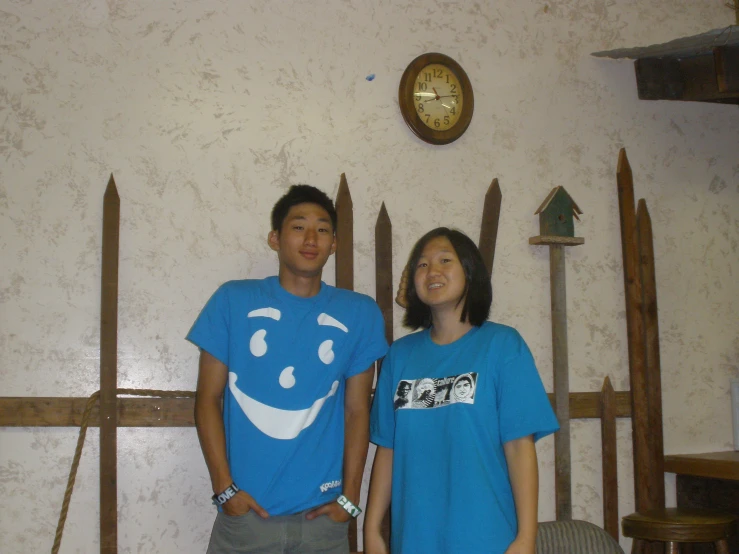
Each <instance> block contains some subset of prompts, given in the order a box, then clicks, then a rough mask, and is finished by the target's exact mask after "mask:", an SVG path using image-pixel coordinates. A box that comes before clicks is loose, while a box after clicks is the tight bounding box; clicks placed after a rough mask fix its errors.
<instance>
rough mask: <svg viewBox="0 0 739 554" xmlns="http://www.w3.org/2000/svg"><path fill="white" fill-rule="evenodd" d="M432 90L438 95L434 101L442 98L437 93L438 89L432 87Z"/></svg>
mask: <svg viewBox="0 0 739 554" xmlns="http://www.w3.org/2000/svg"><path fill="white" fill-rule="evenodd" d="M431 90H433V91H434V94H435V95H436V98H435V99H434V100H438V99H439V98H441V96H439V93H438V92H436V87H431Z"/></svg>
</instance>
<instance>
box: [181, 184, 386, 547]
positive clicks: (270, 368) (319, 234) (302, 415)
mask: <svg viewBox="0 0 739 554" xmlns="http://www.w3.org/2000/svg"><path fill="white" fill-rule="evenodd" d="M271 219H272V221H271V223H272V230H271V231H270V232H269V235H268V238H267V242H268V244H269V246H270V248H272V250H274V251H275V252H277V258H278V260H279V274H278V275H277V276H275V277H268V278H267V279H264V280H241V281H229V282H227V283H225V284H224V285H222V286H221V287H220V288H219V289H218V290H217V291H216V292H215V294H213V296H212V297H211V299H210V300H209V301H208V303H207V304H206V306H205V307H204V308H203V310H202V312H201V313H200V316H199V317H198V319H197V320H196V321H195V323H194V325H193V327H192V329H191V330H190V332H189V334H188V335H187V339H188V340H190V341H192V342H193V343H194V344H195V345H196V346H198V347H199V348H200V369H199V374H198V386H197V396H196V400H195V423H196V426H197V430H198V437H199V438H200V445H201V448H202V450H203V455H204V457H205V462H206V464H207V466H208V471H209V473H210V478H211V483H212V485H213V492H214V493H215V494H214V495H213V503H214V504H216V505H217V506H218V515H217V516H216V521H215V523H214V525H213V531H212V533H211V538H210V544H209V546H208V554H226V553H234V552H239V553H242V552H243V553H251V552H260V553H270V554H271V553H283V552H300V553H312V552H325V553H331V554H334V553H335V554H340V553H341V554H346V553H347V552H349V548H348V540H347V530H348V525H349V520H350V519H351V518H352V517H356V516H357V515H358V514H359V512H360V511H361V510H359V508H358V504H359V490H360V487H361V483H362V474H363V471H364V464H365V460H366V456H367V446H368V440H369V439H368V436H369V403H370V392H371V387H372V379H373V371H372V367H373V364H374V362H375V361H376V360H377V359H379V358H381V357H382V356H384V355H385V352H386V351H387V342H386V340H385V335H384V326H383V325H384V324H383V319H382V315H381V313H380V310H379V308H378V307H377V304H376V303H375V302H374V300H372V299H371V298H370V297H368V296H365V295H362V294H358V293H355V292H351V291H347V290H343V289H337V288H334V287H331V286H329V285H326V284H325V283H322V282H321V273H322V271H323V266H324V265H325V264H326V261H327V260H328V258H329V256H330V255H331V254H333V253H334V251H335V250H336V234H335V230H336V210H335V209H334V205H333V202H332V201H331V199H330V198H329V197H328V196H326V195H325V194H324V193H323V192H321V191H320V190H318V189H316V188H314V187H311V186H308V185H295V186H293V187H291V188H290V190H289V191H288V192H287V194H285V195H284V196H283V197H282V198H280V199H279V200H278V202H277V203H276V204H275V206H274V208H273V210H272V218H271Z"/></svg>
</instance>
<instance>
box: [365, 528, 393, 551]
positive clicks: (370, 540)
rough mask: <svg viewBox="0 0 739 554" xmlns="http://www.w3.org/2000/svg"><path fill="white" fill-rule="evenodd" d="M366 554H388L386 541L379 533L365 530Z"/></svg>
mask: <svg viewBox="0 0 739 554" xmlns="http://www.w3.org/2000/svg"><path fill="white" fill-rule="evenodd" d="M364 552H365V554H388V549H387V545H386V544H385V539H383V538H382V535H381V534H380V532H379V531H377V532H370V531H367V530H365V533H364Z"/></svg>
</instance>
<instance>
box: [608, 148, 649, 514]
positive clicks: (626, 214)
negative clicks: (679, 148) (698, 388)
mask: <svg viewBox="0 0 739 554" xmlns="http://www.w3.org/2000/svg"><path fill="white" fill-rule="evenodd" d="M616 182H617V185H618V207H619V215H620V220H621V246H622V253H623V264H624V288H625V299H626V331H627V335H628V343H629V344H628V350H629V376H630V381H631V416H632V417H631V426H632V440H633V443H634V498H635V501H636V509H637V511H639V512H644V511H646V510H649V509H650V508H653V507H655V506H654V493H653V490H652V486H651V485H652V484H651V483H650V480H649V464H650V463H651V459H650V447H649V439H648V433H649V418H648V412H647V392H646V379H645V376H646V360H645V350H644V318H643V317H642V284H641V277H640V271H639V251H638V243H637V232H636V213H635V209H634V208H635V206H634V179H633V175H632V172H631V166H630V165H629V160H628V158H627V157H626V150H625V149H624V148H622V149H621V151H620V152H619V156H618V168H617V170H616Z"/></svg>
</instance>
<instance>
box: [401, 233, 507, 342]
mask: <svg viewBox="0 0 739 554" xmlns="http://www.w3.org/2000/svg"><path fill="white" fill-rule="evenodd" d="M437 237H446V238H447V239H448V240H449V242H451V243H452V247H453V248H454V251H455V252H456V253H457V257H458V258H459V261H460V263H461V264H462V269H463V270H464V277H465V283H464V292H463V293H462V298H461V299H460V302H464V305H463V307H462V314H461V315H460V318H459V321H461V322H462V323H464V322H466V321H468V322H470V323H471V324H472V325H475V326H477V327H480V326H481V325H482V324H483V323H485V321H486V320H487V318H488V316H489V315H490V306H491V304H492V303H493V286H492V284H491V283H490V275H489V274H488V270H487V268H486V267H485V262H484V261H483V259H482V255H481V254H480V251H479V250H478V249H477V246H476V245H475V243H474V242H472V240H471V239H470V238H469V237H468V236H467V235H465V234H464V233H462V232H461V231H457V230H456V229H449V228H448V227H438V228H436V229H433V230H431V231H429V232H428V233H426V234H425V235H423V236H422V237H421V239H420V240H419V241H418V242H417V243H416V245H415V246H414V247H413V250H411V255H410V257H409V258H408V288H407V289H406V293H405V295H406V300H407V301H408V307H407V308H406V311H405V317H404V319H403V325H405V326H406V327H410V328H411V329H418V328H419V327H423V328H424V329H428V328H429V327H431V309H430V308H429V307H428V306H427V305H426V304H424V303H423V302H421V299H420V298H418V294H417V292H416V285H415V283H414V278H415V276H416V266H417V265H418V260H419V258H420V257H421V254H422V253H423V249H424V248H425V247H426V245H427V244H428V243H429V241H431V240H432V239H435V238H437Z"/></svg>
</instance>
